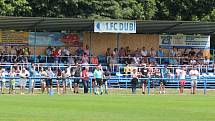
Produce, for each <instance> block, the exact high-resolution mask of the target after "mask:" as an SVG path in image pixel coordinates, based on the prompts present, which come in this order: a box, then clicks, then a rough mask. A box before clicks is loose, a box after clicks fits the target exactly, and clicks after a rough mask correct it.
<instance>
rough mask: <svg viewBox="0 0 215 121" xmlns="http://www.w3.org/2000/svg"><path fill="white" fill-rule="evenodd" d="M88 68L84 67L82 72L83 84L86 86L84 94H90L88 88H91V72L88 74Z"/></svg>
mask: <svg viewBox="0 0 215 121" xmlns="http://www.w3.org/2000/svg"><path fill="white" fill-rule="evenodd" d="M88 70H89V69H88V68H87V67H84V68H83V71H82V80H83V81H82V82H83V85H84V93H85V94H86V93H88V88H89V78H90V77H89V72H88Z"/></svg>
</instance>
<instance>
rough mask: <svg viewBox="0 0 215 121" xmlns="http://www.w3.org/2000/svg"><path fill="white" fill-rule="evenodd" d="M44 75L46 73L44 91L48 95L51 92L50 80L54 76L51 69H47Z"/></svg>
mask: <svg viewBox="0 0 215 121" xmlns="http://www.w3.org/2000/svg"><path fill="white" fill-rule="evenodd" d="M46 73H47V79H46V90H47V93H48V94H50V93H51V92H52V91H53V90H52V86H53V85H52V78H53V77H54V76H55V74H54V73H53V71H52V69H51V67H48V69H47V70H46Z"/></svg>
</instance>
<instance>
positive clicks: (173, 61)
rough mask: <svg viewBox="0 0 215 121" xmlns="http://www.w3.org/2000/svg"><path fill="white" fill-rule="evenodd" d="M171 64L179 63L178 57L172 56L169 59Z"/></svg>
mask: <svg viewBox="0 0 215 121" xmlns="http://www.w3.org/2000/svg"><path fill="white" fill-rule="evenodd" d="M169 64H170V65H177V64H178V62H177V59H176V57H171V58H170V59H169Z"/></svg>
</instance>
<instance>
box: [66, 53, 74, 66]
mask: <svg viewBox="0 0 215 121" xmlns="http://www.w3.org/2000/svg"><path fill="white" fill-rule="evenodd" d="M68 63H69V64H71V65H74V64H75V60H74V58H73V57H72V55H71V54H70V55H69V57H68Z"/></svg>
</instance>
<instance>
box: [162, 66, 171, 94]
mask: <svg viewBox="0 0 215 121" xmlns="http://www.w3.org/2000/svg"><path fill="white" fill-rule="evenodd" d="M169 75H170V70H169V69H168V68H167V66H166V65H165V66H164V68H162V69H161V78H163V79H161V80H160V94H162V93H163V94H165V93H166V84H167V80H166V79H167V78H168V77H169Z"/></svg>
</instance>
